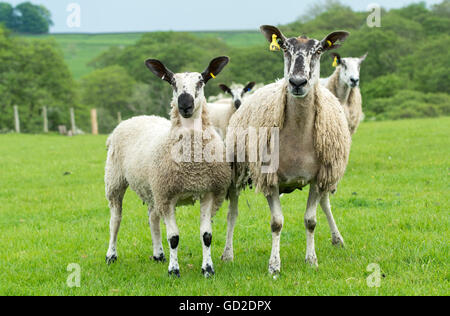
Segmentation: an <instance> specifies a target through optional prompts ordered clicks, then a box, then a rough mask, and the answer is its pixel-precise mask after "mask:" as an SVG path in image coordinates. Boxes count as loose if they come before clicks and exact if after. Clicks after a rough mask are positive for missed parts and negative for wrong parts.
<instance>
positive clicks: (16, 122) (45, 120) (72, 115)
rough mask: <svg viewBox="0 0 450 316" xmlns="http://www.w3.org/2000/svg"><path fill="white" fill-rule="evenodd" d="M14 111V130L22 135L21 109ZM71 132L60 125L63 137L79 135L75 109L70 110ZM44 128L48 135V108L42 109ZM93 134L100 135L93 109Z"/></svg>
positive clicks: (16, 107) (14, 107) (120, 114)
mask: <svg viewBox="0 0 450 316" xmlns="http://www.w3.org/2000/svg"><path fill="white" fill-rule="evenodd" d="M13 109H14V130H15V132H16V133H20V114H19V107H18V106H17V105H14V106H13ZM69 112H70V130H69V131H67V126H65V125H59V126H58V132H59V133H60V134H62V135H70V136H73V135H77V134H79V130H78V128H77V125H76V122H75V109H74V108H70V109H69ZM121 122H122V113H121V112H117V123H118V124H120V123H121ZM42 128H43V132H44V133H45V134H47V133H48V132H49V129H48V113H47V107H46V106H44V107H42ZM91 133H92V135H98V118H97V109H91Z"/></svg>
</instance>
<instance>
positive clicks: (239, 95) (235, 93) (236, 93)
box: [219, 82, 256, 110]
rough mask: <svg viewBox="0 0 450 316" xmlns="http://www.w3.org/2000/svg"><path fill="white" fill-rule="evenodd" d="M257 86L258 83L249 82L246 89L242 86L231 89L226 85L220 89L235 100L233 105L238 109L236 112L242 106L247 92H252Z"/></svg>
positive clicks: (222, 85)
mask: <svg viewBox="0 0 450 316" xmlns="http://www.w3.org/2000/svg"><path fill="white" fill-rule="evenodd" d="M255 85H256V82H249V83H248V84H247V85H246V86H245V87H244V88H242V85H240V86H234V87H233V86H232V88H229V87H228V86H226V85H224V84H221V85H219V87H220V88H221V89H222V91H223V92H225V93H228V94H229V95H231V97H232V99H233V105H234V107H235V108H236V110H238V109H239V108H240V106H241V105H242V99H243V98H244V95H245V94H246V93H247V92H250V91H251V90H252V89H253V87H254V86H255Z"/></svg>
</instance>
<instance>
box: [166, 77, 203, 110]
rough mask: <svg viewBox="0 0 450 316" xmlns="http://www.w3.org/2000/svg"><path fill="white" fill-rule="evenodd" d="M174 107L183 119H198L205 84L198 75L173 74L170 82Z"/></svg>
mask: <svg viewBox="0 0 450 316" xmlns="http://www.w3.org/2000/svg"><path fill="white" fill-rule="evenodd" d="M172 87H173V100H174V101H173V102H172V104H173V105H174V106H178V111H179V112H180V115H181V116H182V117H184V118H191V117H195V118H197V117H199V116H200V115H201V111H202V110H201V107H202V104H203V100H204V99H205V95H204V87H205V82H204V80H203V77H202V75H201V74H200V73H196V72H192V73H183V74H175V75H174V77H173V82H172Z"/></svg>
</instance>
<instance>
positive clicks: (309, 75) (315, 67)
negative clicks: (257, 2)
mask: <svg viewBox="0 0 450 316" xmlns="http://www.w3.org/2000/svg"><path fill="white" fill-rule="evenodd" d="M261 31H262V33H263V34H264V36H265V37H266V38H267V40H268V41H269V42H272V41H273V38H274V35H276V38H277V41H278V44H279V46H280V48H281V49H282V50H283V52H284V78H285V79H286V81H287V82H288V83H289V84H288V89H289V92H290V93H291V95H293V96H294V97H296V98H304V97H306V96H307V95H308V94H309V92H310V91H311V88H312V87H314V86H315V85H316V84H317V82H318V80H319V77H320V57H321V55H322V53H323V52H324V51H327V50H331V49H335V48H338V47H340V44H338V42H339V41H343V40H345V38H347V36H348V35H349V33H347V32H343V31H339V32H333V33H331V34H329V35H328V36H327V37H325V38H324V39H323V40H321V41H319V40H316V39H310V38H307V37H305V36H301V37H293V38H287V37H286V36H284V35H283V33H282V32H281V31H280V30H279V29H278V28H276V27H274V26H270V25H264V26H262V27H261Z"/></svg>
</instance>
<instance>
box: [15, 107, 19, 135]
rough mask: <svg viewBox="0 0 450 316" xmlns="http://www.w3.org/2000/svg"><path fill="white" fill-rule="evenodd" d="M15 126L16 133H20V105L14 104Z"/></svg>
mask: <svg viewBox="0 0 450 316" xmlns="http://www.w3.org/2000/svg"><path fill="white" fill-rule="evenodd" d="M14 126H15V128H16V133H20V120H19V107H18V106H17V105H14Z"/></svg>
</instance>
